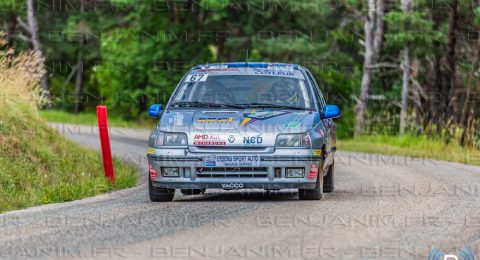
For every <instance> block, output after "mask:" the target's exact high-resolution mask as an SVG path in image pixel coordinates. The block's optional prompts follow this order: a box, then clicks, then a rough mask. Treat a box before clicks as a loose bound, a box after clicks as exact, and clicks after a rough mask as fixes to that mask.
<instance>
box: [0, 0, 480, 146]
mask: <svg viewBox="0 0 480 260" xmlns="http://www.w3.org/2000/svg"><path fill="white" fill-rule="evenodd" d="M54 2H55V1H53V2H51V1H38V0H37V1H35V0H32V1H25V0H9V1H0V30H2V31H5V32H8V37H7V38H8V44H9V46H14V47H15V48H16V49H17V50H29V49H31V48H33V49H35V50H37V51H41V53H42V55H43V57H44V58H45V65H46V67H47V73H46V74H47V75H48V82H45V83H48V84H42V86H43V85H45V87H46V88H48V89H49V91H50V93H51V94H52V101H53V106H54V108H55V109H60V110H63V111H69V112H76V113H78V112H85V111H94V108H95V106H96V105H98V104H104V105H107V106H108V108H109V110H110V111H115V112H116V115H118V117H119V118H122V119H128V120H133V121H136V120H138V118H139V117H140V116H141V115H143V114H144V112H145V111H146V109H147V108H148V107H149V105H151V104H154V103H161V104H165V103H166V101H167V100H168V98H169V97H170V95H171V93H172V91H173V89H174V88H175V86H176V84H177V83H178V82H179V80H180V79H181V77H182V75H183V74H184V73H185V71H186V70H187V69H189V68H191V67H192V66H194V65H197V64H204V63H213V62H228V61H265V62H268V61H272V62H288V63H298V64H301V65H304V66H306V67H307V68H309V69H310V70H311V71H312V73H313V76H314V77H315V79H316V80H317V81H318V82H319V85H320V88H321V89H322V91H323V93H324V96H325V98H326V99H327V102H328V103H330V104H337V105H339V106H340V107H341V109H342V114H343V117H342V118H341V119H339V120H337V122H338V125H339V127H338V129H339V132H338V134H339V137H341V138H352V137H353V136H354V135H355V134H356V135H359V134H360V135H364V134H365V135H369V134H373V133H380V134H384V135H388V136H390V135H396V134H399V133H400V134H403V133H407V134H408V133H410V134H413V135H417V134H421V135H428V136H429V138H439V139H441V140H443V141H444V142H445V143H452V142H454V141H455V142H457V143H460V144H461V145H462V146H464V147H468V146H471V145H474V146H475V145H476V146H478V147H480V141H479V140H480V127H479V125H480V117H479V115H480V106H478V105H475V103H474V101H475V100H479V93H480V88H479V86H480V85H479V84H478V82H479V81H480V78H479V75H480V74H479V73H478V71H479V64H480V63H479V59H480V54H479V53H480V40H478V39H479V37H478V34H476V33H472V32H478V31H479V30H480V6H479V5H478V1H459V0H438V1H432V0H414V1H413V0H402V1H393V2H392V1H386V0H369V1H358V0H356V1H354V0H345V1H332V0H318V1H310V0H298V1H293V0H276V1H262V0H244V1H233V0H198V1H155V0H144V1H133V0H124V1H120V0H102V1H100V0H91V1H87V3H85V1H67V2H65V3H64V2H62V3H61V4H59V5H57V4H55V3H54ZM28 4H30V5H32V6H31V7H32V8H27V6H26V5H28ZM32 9H33V11H35V12H34V13H33V14H32V15H27V12H26V10H32ZM33 18H35V19H33ZM33 20H36V21H33ZM22 21H23V22H22ZM37 21H38V30H37V29H36V28H26V27H28V26H27V25H30V24H35V23H36V22H37ZM32 22H35V23H32ZM34 27H36V26H34ZM34 29H35V30H34ZM34 31H38V33H35V32H34ZM36 35H38V37H35V36H36ZM36 41H39V42H40V43H41V47H40V45H39V44H32V43H34V42H36ZM32 45H35V46H36V47H35V46H32ZM45 81H47V80H45ZM67 115H68V114H65V116H64V115H58V114H55V112H46V114H44V116H45V117H47V118H52V120H56V121H64V122H66V121H68V122H73V121H74V120H77V119H73V118H72V119H71V118H65V117H69V116H67ZM79 117H80V119H78V120H79V122H90V123H93V122H94V120H92V118H90V119H88V118H84V117H85V115H83V114H80V115H79ZM87 117H88V116H87ZM49 120H50V119H49ZM70 120H73V121H70ZM115 120H116V119H114V118H113V117H112V123H113V122H119V123H120V122H122V121H121V120H120V121H115ZM139 122H140V123H139V125H140V126H141V125H143V122H142V121H139ZM147 122H148V121H147ZM146 124H147V125H149V123H146ZM125 125H129V123H128V124H125ZM354 126H357V127H356V129H354ZM459 132H461V134H458V133H459ZM453 138H455V139H456V140H453Z"/></svg>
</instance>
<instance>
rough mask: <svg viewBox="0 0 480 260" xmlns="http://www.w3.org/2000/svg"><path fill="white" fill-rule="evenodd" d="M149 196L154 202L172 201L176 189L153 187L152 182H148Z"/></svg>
mask: <svg viewBox="0 0 480 260" xmlns="http://www.w3.org/2000/svg"><path fill="white" fill-rule="evenodd" d="M148 194H149V195H150V200H151V201H153V202H162V201H172V200H173V196H174V195H175V189H165V188H156V187H153V184H152V181H151V180H148Z"/></svg>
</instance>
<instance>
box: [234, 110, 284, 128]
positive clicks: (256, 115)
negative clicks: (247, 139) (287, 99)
mask: <svg viewBox="0 0 480 260" xmlns="http://www.w3.org/2000/svg"><path fill="white" fill-rule="evenodd" d="M288 113H289V112H288V111H270V110H266V111H259V112H257V111H256V110H255V109H252V110H250V112H248V113H245V114H243V116H244V117H245V119H244V120H243V122H242V124H240V126H244V125H249V124H251V123H253V122H255V121H257V120H265V119H269V118H272V117H276V116H281V115H285V114H288Z"/></svg>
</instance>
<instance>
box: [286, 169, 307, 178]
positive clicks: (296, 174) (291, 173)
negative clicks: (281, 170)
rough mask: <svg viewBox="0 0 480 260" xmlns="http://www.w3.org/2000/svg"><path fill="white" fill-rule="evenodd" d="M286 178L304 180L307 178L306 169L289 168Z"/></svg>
mask: <svg viewBox="0 0 480 260" xmlns="http://www.w3.org/2000/svg"><path fill="white" fill-rule="evenodd" d="M285 177H287V178H303V177H305V169H304V168H287V170H286V173H285Z"/></svg>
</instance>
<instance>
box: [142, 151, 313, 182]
mask: <svg viewBox="0 0 480 260" xmlns="http://www.w3.org/2000/svg"><path fill="white" fill-rule="evenodd" d="M218 154H222V155H241V153H235V154H234V153H215V154H213V153H190V152H189V151H188V149H155V152H154V153H152V154H149V155H147V158H148V163H149V167H150V168H153V169H154V170H155V171H156V172H157V175H156V176H154V177H153V178H152V177H151V180H152V184H153V186H155V187H159V188H170V189H226V190H230V189H268V190H279V189H299V188H300V189H314V188H315V183H316V177H315V178H312V177H311V176H310V174H309V173H310V169H311V167H312V165H315V166H316V167H318V165H319V164H320V162H321V158H322V157H321V156H314V155H312V150H310V149H277V150H276V151H274V152H273V153H268V154H256V155H258V156H259V157H260V162H259V165H255V166H253V167H238V168H235V167H229V168H225V167H223V168H222V167H205V159H206V158H208V157H209V156H211V155H218ZM248 155H251V153H249V154H248ZM315 166H313V167H315ZM162 167H176V168H179V177H162V174H161V168H162ZM212 168H213V169H215V171H214V172H211V171H210V169H212ZM287 168H303V169H304V173H305V174H304V177H301V178H287V177H286V169H287ZM318 168H319V167H318ZM279 173H280V174H279Z"/></svg>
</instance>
